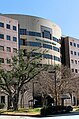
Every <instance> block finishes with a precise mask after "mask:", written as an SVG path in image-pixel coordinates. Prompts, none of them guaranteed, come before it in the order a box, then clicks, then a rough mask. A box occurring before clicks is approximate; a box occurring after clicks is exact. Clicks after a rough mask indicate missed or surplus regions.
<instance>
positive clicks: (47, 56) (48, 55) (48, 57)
mask: <svg viewBox="0 0 79 119" xmlns="http://www.w3.org/2000/svg"><path fill="white" fill-rule="evenodd" d="M43 57H44V58H46V59H52V55H50V54H44V55H43Z"/></svg>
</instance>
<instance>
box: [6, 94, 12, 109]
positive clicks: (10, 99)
mask: <svg viewBox="0 0 79 119" xmlns="http://www.w3.org/2000/svg"><path fill="white" fill-rule="evenodd" d="M11 107H12V95H8V107H7V109H8V110H9V109H11Z"/></svg>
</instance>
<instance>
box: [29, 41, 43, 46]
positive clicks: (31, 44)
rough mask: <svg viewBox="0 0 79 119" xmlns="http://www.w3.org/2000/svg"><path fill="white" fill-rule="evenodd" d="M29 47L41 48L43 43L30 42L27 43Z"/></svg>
mask: <svg viewBox="0 0 79 119" xmlns="http://www.w3.org/2000/svg"><path fill="white" fill-rule="evenodd" d="M27 44H28V45H29V46H35V47H41V43H39V42H32V41H29V42H28V43H27Z"/></svg>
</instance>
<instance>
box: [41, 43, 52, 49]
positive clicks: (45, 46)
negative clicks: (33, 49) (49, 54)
mask: <svg viewBox="0 0 79 119" xmlns="http://www.w3.org/2000/svg"><path fill="white" fill-rule="evenodd" d="M43 48H48V49H52V45H48V44H43Z"/></svg>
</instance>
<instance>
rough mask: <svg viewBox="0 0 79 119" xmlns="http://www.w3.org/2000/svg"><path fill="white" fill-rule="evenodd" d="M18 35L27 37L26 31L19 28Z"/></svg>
mask: <svg viewBox="0 0 79 119" xmlns="http://www.w3.org/2000/svg"><path fill="white" fill-rule="evenodd" d="M19 32H20V35H27V29H21V28H20V31H19Z"/></svg>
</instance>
